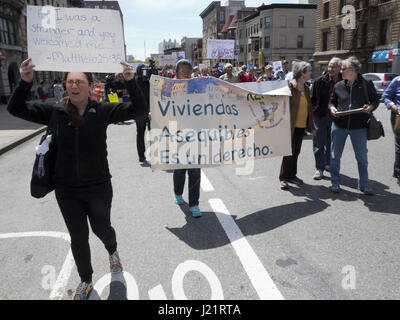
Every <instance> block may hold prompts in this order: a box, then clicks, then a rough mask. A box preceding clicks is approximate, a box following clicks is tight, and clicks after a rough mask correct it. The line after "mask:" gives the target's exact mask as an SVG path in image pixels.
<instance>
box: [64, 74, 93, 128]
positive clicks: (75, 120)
mask: <svg viewBox="0 0 400 320" xmlns="http://www.w3.org/2000/svg"><path fill="white" fill-rule="evenodd" d="M68 74H69V72H64V75H63V87H64V90H66V88H67V78H68ZM84 74H85V76H86V79H87V81H88V82H89V85H91V84H92V83H93V75H92V74H91V73H90V72H84ZM61 102H62V103H63V104H64V107H65V109H67V112H68V114H69V116H70V117H71V122H70V123H69V124H68V125H70V126H75V127H80V126H82V125H83V123H84V120H83V117H82V116H81V115H80V114H79V112H78V109H77V108H76V107H75V106H74V105H73V104H72V103H71V99H70V98H69V96H66V97H64V98H63V99H62V100H61Z"/></svg>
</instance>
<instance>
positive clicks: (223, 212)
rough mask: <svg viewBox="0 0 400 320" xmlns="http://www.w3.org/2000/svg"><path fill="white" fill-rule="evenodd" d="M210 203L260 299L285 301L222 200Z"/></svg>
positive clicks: (211, 200) (210, 201) (212, 200)
mask: <svg viewBox="0 0 400 320" xmlns="http://www.w3.org/2000/svg"><path fill="white" fill-rule="evenodd" d="M209 203H210V205H211V208H212V209H213V211H214V213H215V214H216V216H217V218H218V220H219V222H220V224H221V225H222V227H223V228H224V231H225V233H226V235H227V236H228V238H229V240H230V242H231V244H232V247H233V249H234V250H235V252H236V254H237V256H238V257H239V260H240V262H241V263H242V266H243V268H244V270H245V271H246V273H247V275H248V277H249V279H250V281H251V283H252V284H253V287H254V289H255V290H256V292H257V294H258V296H259V297H260V299H261V300H284V297H283V296H282V294H281V293H280V291H279V289H278V288H277V287H276V285H275V283H274V282H273V281H272V279H271V277H270V275H269V274H268V272H267V270H266V269H265V268H264V266H263V264H262V263H261V261H260V259H259V258H258V257H257V255H256V253H255V252H254V250H253V249H252V247H251V246H250V244H249V243H248V242H247V240H246V238H245V236H244V235H243V233H242V231H241V230H240V229H239V227H238V226H237V224H236V223H235V220H234V219H233V218H232V216H231V214H230V213H229V211H228V209H227V208H226V207H225V205H224V203H223V202H222V200H220V199H210V200H209Z"/></svg>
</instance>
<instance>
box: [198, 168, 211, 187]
mask: <svg viewBox="0 0 400 320" xmlns="http://www.w3.org/2000/svg"><path fill="white" fill-rule="evenodd" d="M200 185H201V188H202V189H203V191H204V192H211V191H214V187H213V186H212V184H211V182H210V180H208V178H207V176H206V175H205V173H204V171H203V170H201V179H200Z"/></svg>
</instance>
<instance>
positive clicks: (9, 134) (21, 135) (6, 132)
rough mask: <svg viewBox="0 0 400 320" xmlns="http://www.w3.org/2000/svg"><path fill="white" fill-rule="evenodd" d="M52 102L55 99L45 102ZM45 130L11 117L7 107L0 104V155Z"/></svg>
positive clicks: (39, 126) (42, 127)
mask: <svg viewBox="0 0 400 320" xmlns="http://www.w3.org/2000/svg"><path fill="white" fill-rule="evenodd" d="M54 101H55V98H49V99H47V102H54ZM35 102H36V101H35ZM38 102H40V100H38ZM45 130H46V126H43V125H40V124H36V123H33V122H29V121H25V120H22V119H19V118H16V117H14V116H12V115H11V114H10V113H9V112H8V111H7V106H6V105H4V104H0V155H1V154H3V153H5V152H7V151H9V150H11V149H13V148H15V147H16V146H18V145H20V144H21V143H23V142H25V141H27V140H29V139H31V138H32V137H35V136H36V135H38V134H40V133H42V132H44V131H45Z"/></svg>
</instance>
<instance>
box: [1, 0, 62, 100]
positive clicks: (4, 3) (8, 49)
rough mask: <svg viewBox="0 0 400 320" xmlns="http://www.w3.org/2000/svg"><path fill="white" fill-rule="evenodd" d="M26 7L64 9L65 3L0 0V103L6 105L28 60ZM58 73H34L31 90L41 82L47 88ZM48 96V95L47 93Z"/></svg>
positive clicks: (57, 0)
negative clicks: (48, 6)
mask: <svg viewBox="0 0 400 320" xmlns="http://www.w3.org/2000/svg"><path fill="white" fill-rule="evenodd" d="M26 5H37V6H45V5H50V6H54V7H65V6H67V1H66V0H0V103H7V100H8V99H9V97H10V96H11V93H12V91H13V90H14V88H15V87H16V85H17V83H18V81H19V79H20V74H19V66H20V65H21V63H22V61H24V60H25V59H27V58H28V51H27V35H26ZM60 77H61V73H59V72H48V71H37V72H35V78H34V81H33V90H32V92H35V88H36V86H37V85H38V84H39V83H40V81H42V80H44V81H45V85H46V86H47V87H48V88H50V87H51V85H52V84H53V81H54V80H55V79H57V78H60ZM49 93H50V94H51V91H50V90H49Z"/></svg>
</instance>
